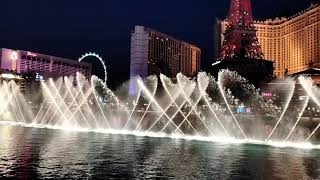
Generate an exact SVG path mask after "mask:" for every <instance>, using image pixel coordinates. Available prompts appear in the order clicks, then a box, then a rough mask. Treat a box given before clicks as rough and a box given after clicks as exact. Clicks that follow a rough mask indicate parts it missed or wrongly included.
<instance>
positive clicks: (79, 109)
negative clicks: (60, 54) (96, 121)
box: [64, 77, 90, 127]
mask: <svg viewBox="0 0 320 180" xmlns="http://www.w3.org/2000/svg"><path fill="white" fill-rule="evenodd" d="M64 79H65V85H66V87H67V91H68V92H69V94H70V96H71V98H72V101H71V103H70V105H72V104H73V103H75V105H76V106H77V110H78V111H80V114H81V116H82V118H83V120H84V122H85V123H86V125H87V127H90V124H89V122H88V120H87V118H86V117H85V115H84V114H83V112H82V111H81V106H79V104H78V102H77V100H76V97H75V96H74V95H73V93H72V91H71V86H72V83H71V82H69V78H68V77H65V78H64ZM68 108H70V107H68ZM70 112H71V111H70Z"/></svg>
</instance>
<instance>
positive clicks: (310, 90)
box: [299, 76, 320, 142]
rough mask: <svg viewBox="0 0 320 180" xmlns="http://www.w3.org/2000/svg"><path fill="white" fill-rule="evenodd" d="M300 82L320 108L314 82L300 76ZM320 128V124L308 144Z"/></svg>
mask: <svg viewBox="0 0 320 180" xmlns="http://www.w3.org/2000/svg"><path fill="white" fill-rule="evenodd" d="M299 82H300V84H301V85H302V87H303V88H304V90H305V91H306V92H307V93H308V95H309V96H310V97H311V98H312V100H313V101H314V102H315V103H316V104H317V105H318V106H319V107H320V101H319V99H318V98H317V96H316V95H315V94H314V88H315V87H314V86H313V82H312V80H311V79H307V78H306V77H303V76H300V77H299ZM319 128H320V123H319V125H318V126H317V127H316V128H315V129H314V131H313V132H312V133H311V134H310V136H309V137H308V138H307V139H306V140H305V141H306V142H308V141H309V140H310V139H311V137H312V136H313V135H314V134H315V133H316V132H317V130H318V129H319Z"/></svg>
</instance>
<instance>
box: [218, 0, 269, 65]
mask: <svg viewBox="0 0 320 180" xmlns="http://www.w3.org/2000/svg"><path fill="white" fill-rule="evenodd" d="M227 21H228V27H227V29H226V33H225V40H224V42H223V45H222V48H221V52H220V59H227V58H254V59H263V53H262V49H261V46H260V44H259V42H258V38H257V35H256V30H255V27H254V25H253V17H252V10H251V2H250V0H231V1H230V9H229V16H228V20H227Z"/></svg>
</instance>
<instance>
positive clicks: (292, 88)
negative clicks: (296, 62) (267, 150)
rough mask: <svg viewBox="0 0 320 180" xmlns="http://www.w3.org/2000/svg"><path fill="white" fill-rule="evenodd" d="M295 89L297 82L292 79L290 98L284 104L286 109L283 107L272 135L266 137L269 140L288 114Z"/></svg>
mask: <svg viewBox="0 0 320 180" xmlns="http://www.w3.org/2000/svg"><path fill="white" fill-rule="evenodd" d="M294 90H295V82H294V81H292V80H291V83H290V91H289V96H288V99H287V100H286V104H285V106H284V109H283V112H282V114H281V116H280V118H279V120H278V121H277V123H276V125H275V126H274V128H273V129H272V131H271V133H270V135H269V136H268V138H267V139H266V140H267V141H269V140H270V138H271V137H272V135H273V133H274V132H275V130H276V129H277V127H278V125H279V124H280V122H281V121H282V119H283V117H284V115H285V114H286V112H287V109H288V107H289V105H290V103H291V100H292V97H293V95H294Z"/></svg>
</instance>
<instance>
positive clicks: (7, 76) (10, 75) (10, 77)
mask: <svg viewBox="0 0 320 180" xmlns="http://www.w3.org/2000/svg"><path fill="white" fill-rule="evenodd" d="M0 77H1V78H4V79H21V77H20V76H17V75H14V74H1V75H0Z"/></svg>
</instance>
